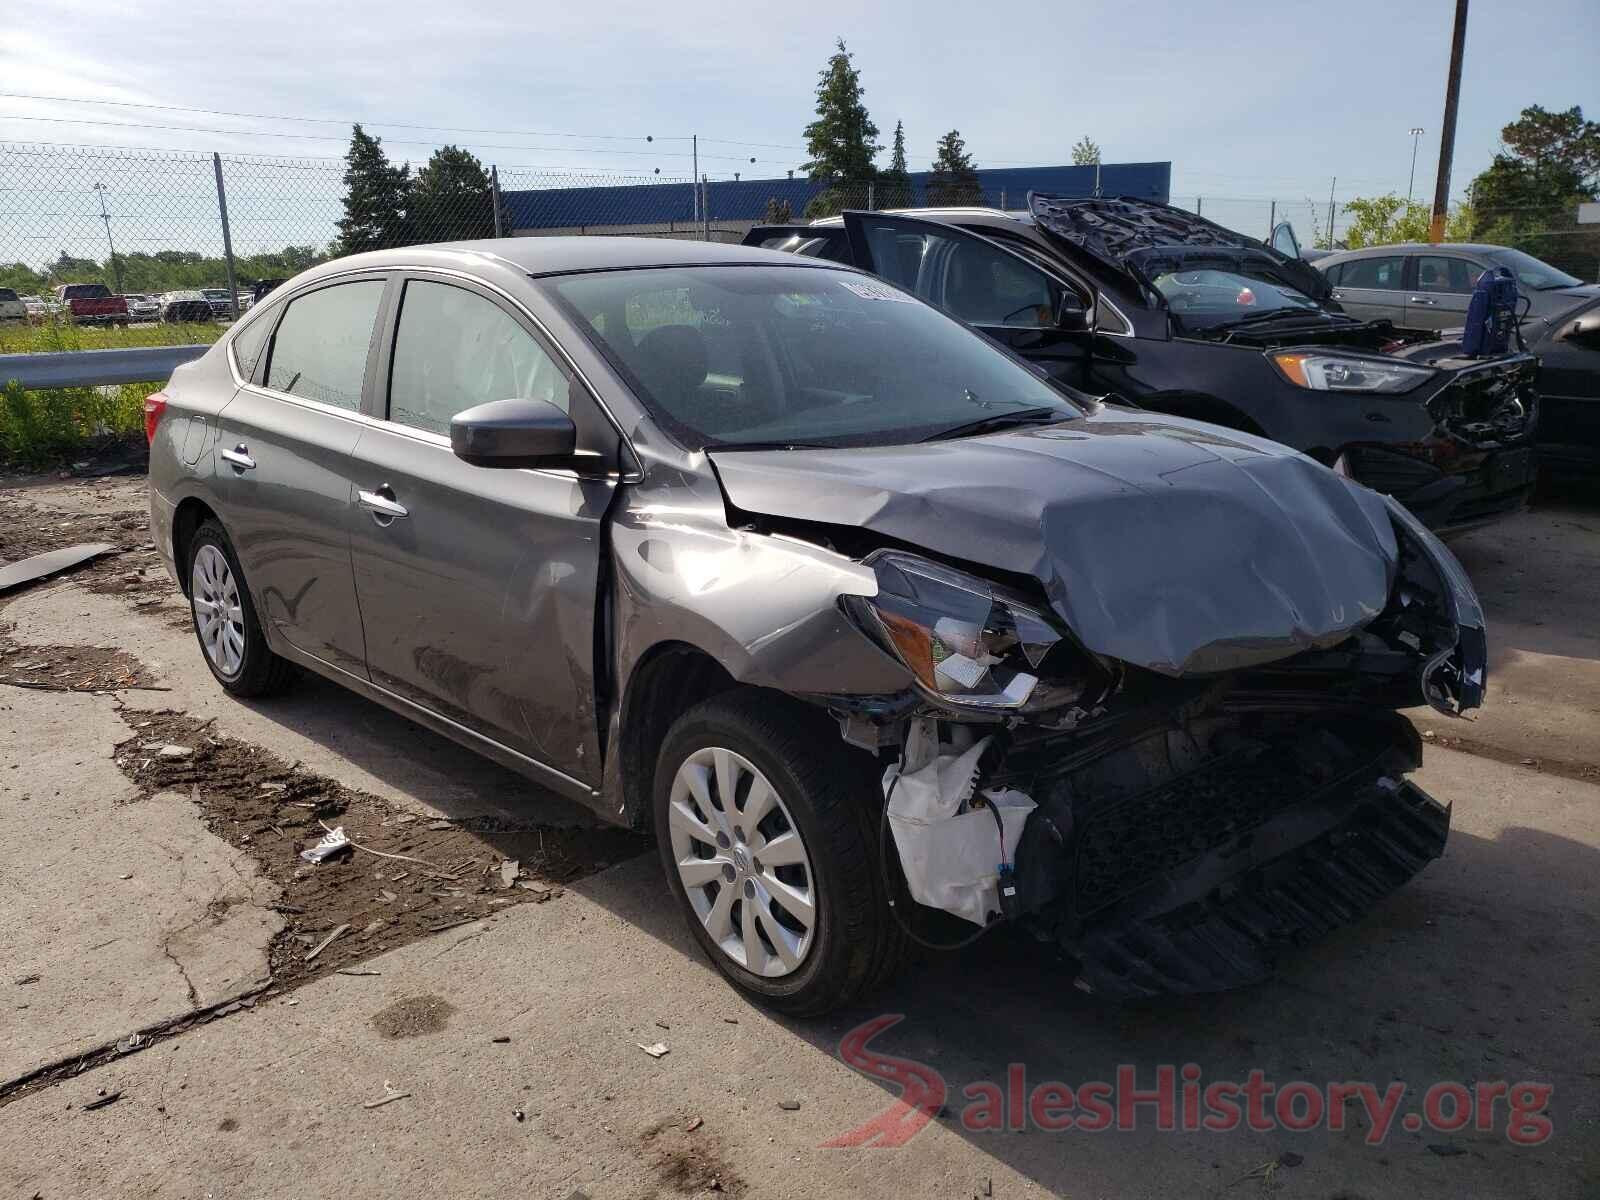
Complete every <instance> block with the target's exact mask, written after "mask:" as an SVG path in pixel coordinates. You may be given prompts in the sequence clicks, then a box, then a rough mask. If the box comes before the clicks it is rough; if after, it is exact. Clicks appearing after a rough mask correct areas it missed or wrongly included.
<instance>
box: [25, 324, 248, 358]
mask: <svg viewBox="0 0 1600 1200" xmlns="http://www.w3.org/2000/svg"><path fill="white" fill-rule="evenodd" d="M226 332H227V327H226V326H224V325H219V324H217V323H216V322H215V321H206V322H203V323H198V324H184V325H165V324H163V325H126V326H115V325H72V324H69V323H67V322H65V321H46V322H44V323H43V324H40V325H0V354H54V353H57V352H59V351H62V350H113V349H120V348H122V347H124V346H198V345H201V344H205V345H210V344H211V343H212V342H214V341H216V340H217V339H218V338H220V337H221V336H222V335H223V334H224V333H226Z"/></svg>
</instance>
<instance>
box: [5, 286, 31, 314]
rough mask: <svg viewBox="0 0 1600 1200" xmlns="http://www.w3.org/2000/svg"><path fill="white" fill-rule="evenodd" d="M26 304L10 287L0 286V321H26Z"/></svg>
mask: <svg viewBox="0 0 1600 1200" xmlns="http://www.w3.org/2000/svg"><path fill="white" fill-rule="evenodd" d="M27 319H28V306H27V305H26V304H24V303H23V302H22V297H20V296H18V295H17V294H16V293H15V292H14V291H12V290H11V289H10V288H0V321H26V320H27Z"/></svg>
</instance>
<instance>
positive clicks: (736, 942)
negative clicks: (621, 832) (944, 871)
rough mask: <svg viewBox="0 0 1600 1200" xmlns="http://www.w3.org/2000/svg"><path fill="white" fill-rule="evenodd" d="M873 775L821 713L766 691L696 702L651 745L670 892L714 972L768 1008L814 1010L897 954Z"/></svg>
mask: <svg viewBox="0 0 1600 1200" xmlns="http://www.w3.org/2000/svg"><path fill="white" fill-rule="evenodd" d="M874 775H875V771H874V768H873V763H872V760H871V759H870V758H869V757H868V756H867V755H865V754H863V753H861V752H859V751H855V750H852V749H850V748H849V747H848V746H846V745H845V744H844V743H843V742H842V741H840V740H839V735H838V731H837V730H836V729H835V728H834V727H833V725H832V723H831V722H830V721H829V720H828V718H827V717H826V716H825V715H824V714H821V713H819V712H817V710H815V709H812V708H810V707H808V706H806V705H803V704H801V703H799V702H797V701H794V700H791V699H790V698H788V697H787V696H783V695H781V694H778V693H773V692H759V691H755V690H740V691H735V692H729V693H726V694H724V695H722V696H718V697H715V698H713V699H711V700H708V701H706V702H705V703H703V704H700V705H698V706H696V707H695V708H692V709H690V710H689V711H688V712H686V713H685V714H684V715H683V716H682V717H680V718H679V719H678V721H677V722H676V723H675V724H674V725H673V727H672V729H671V730H670V731H669V732H668V734H667V737H666V740H665V742H664V743H663V745H662V749H661V756H660V758H659V760H658V763H657V767H656V780H655V796H654V808H655V813H654V815H655V828H656V840H657V843H658V845H659V848H660V851H661V858H662V863H663V866H664V867H665V869H666V873H667V879H668V883H669V886H670V887H671V888H672V891H673V894H674V895H676V896H677V898H678V901H679V903H680V904H681V905H682V906H683V909H684V913H685V916H686V917H687V918H688V921H689V926H690V929H691V931H692V932H693V933H694V936H695V939H696V940H697V941H698V942H699V943H700V945H701V947H702V948H703V949H704V950H705V952H706V954H707V955H708V956H709V957H710V958H711V961H712V962H713V963H714V964H715V965H716V967H717V969H718V970H720V971H721V972H722V973H723V974H724V975H726V976H727V977H728V979H729V980H731V981H732V982H733V983H734V984H735V985H736V986H737V987H739V988H740V989H741V990H743V991H745V992H748V993H749V994H751V995H752V996H754V997H755V998H756V999H758V1000H760V1001H762V1002H763V1003H765V1004H767V1005H769V1006H771V1007H773V1008H776V1009H779V1010H781V1011H783V1012H786V1013H791V1014H794V1015H797V1016H808V1015H815V1014H818V1013H822V1012H826V1011H827V1010H829V1009H831V1008H835V1007H837V1006H839V1005H841V1004H844V1003H846V1002H847V1001H849V1000H851V999H853V998H854V997H855V996H856V995H857V994H858V993H859V992H860V991H861V990H862V989H863V988H864V987H865V986H867V985H868V984H869V983H873V982H876V981H877V980H878V979H880V978H882V977H883V976H885V975H887V974H888V973H889V970H890V969H892V962H893V960H894V959H895V958H896V957H897V956H898V954H899V950H900V941H899V937H898V933H897V930H895V928H894V927H893V925H892V924H891V917H890V914H889V912H888V908H887V903H886V901H885V898H884V890H883V887H882V884H881V881H880V879H879V877H878V874H877V873H876V864H877V861H878V859H877V855H876V852H875V847H876V844H877V843H876V840H875V839H876V836H877V831H876V829H875V827H874V826H873V824H872V821H871V819H870V816H869V813H870V812H871V811H872V801H873V800H874V799H875V786H874ZM878 803H880V804H881V801H878Z"/></svg>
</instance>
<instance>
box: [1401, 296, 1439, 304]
mask: <svg viewBox="0 0 1600 1200" xmlns="http://www.w3.org/2000/svg"><path fill="white" fill-rule="evenodd" d="M1406 303H1407V304H1437V303H1439V302H1438V301H1437V300H1430V299H1429V298H1428V297H1427V296H1412V297H1411V298H1410V299H1409V300H1407V301H1406Z"/></svg>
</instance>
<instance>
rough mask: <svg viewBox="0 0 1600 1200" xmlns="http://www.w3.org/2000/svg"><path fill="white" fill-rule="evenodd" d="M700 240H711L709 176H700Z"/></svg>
mask: <svg viewBox="0 0 1600 1200" xmlns="http://www.w3.org/2000/svg"><path fill="white" fill-rule="evenodd" d="M700 240H701V241H703V242H709V241H710V240H711V176H709V175H702V176H700Z"/></svg>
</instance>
